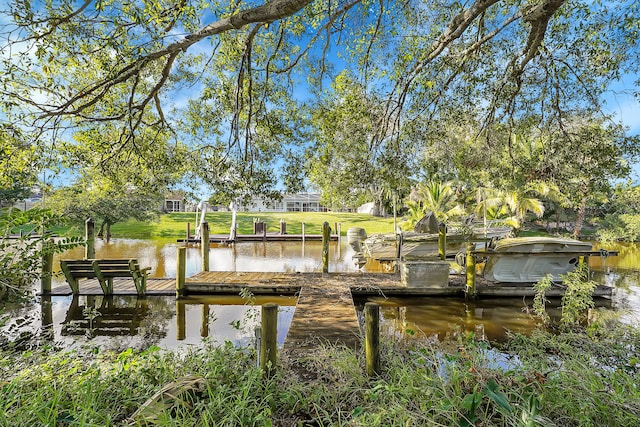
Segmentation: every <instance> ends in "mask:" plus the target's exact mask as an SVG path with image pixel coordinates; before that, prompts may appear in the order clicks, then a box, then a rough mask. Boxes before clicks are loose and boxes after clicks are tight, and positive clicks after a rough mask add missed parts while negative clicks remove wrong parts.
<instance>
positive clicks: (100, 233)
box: [96, 221, 106, 237]
mask: <svg viewBox="0 0 640 427" xmlns="http://www.w3.org/2000/svg"><path fill="white" fill-rule="evenodd" d="M105 223H106V221H102V224H100V229H99V230H98V233H97V234H96V236H98V237H103V236H104V225H105Z"/></svg>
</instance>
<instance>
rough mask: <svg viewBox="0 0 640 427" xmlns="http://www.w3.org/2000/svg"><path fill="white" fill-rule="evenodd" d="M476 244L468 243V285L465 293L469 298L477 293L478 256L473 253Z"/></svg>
mask: <svg viewBox="0 0 640 427" xmlns="http://www.w3.org/2000/svg"><path fill="white" fill-rule="evenodd" d="M474 249H475V245H474V244H473V243H467V260H466V261H467V262H466V264H467V287H466V289H465V293H466V296H467V298H473V297H475V295H476V257H475V255H474V254H473V250H474Z"/></svg>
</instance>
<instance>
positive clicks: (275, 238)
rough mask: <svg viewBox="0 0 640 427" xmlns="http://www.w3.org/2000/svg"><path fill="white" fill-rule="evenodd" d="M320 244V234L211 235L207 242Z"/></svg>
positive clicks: (333, 235) (198, 242)
mask: <svg viewBox="0 0 640 427" xmlns="http://www.w3.org/2000/svg"><path fill="white" fill-rule="evenodd" d="M329 240H331V241H337V240H339V236H338V235H337V234H332V235H330V236H329ZM302 241H308V242H321V241H322V234H305V235H304V237H303V235H302V234H280V233H267V234H238V235H237V236H236V238H235V240H233V239H230V238H229V235H228V234H211V235H209V242H211V243H225V244H229V243H240V242H302ZM177 242H178V243H194V244H200V238H197V239H196V238H195V237H189V238H188V239H186V238H185V239H178V240H177Z"/></svg>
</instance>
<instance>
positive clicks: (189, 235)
mask: <svg viewBox="0 0 640 427" xmlns="http://www.w3.org/2000/svg"><path fill="white" fill-rule="evenodd" d="M189 239H191V223H190V222H188V223H187V240H186V242H187V243H189Z"/></svg>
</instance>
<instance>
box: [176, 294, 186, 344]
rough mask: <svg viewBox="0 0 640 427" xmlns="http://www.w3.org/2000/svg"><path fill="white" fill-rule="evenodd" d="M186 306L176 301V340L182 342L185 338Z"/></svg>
mask: <svg viewBox="0 0 640 427" xmlns="http://www.w3.org/2000/svg"><path fill="white" fill-rule="evenodd" d="M185 306H186V304H185V303H184V302H182V301H180V300H176V340H178V341H182V340H184V339H185V338H186V336H187V325H186V323H187V321H186V309H185Z"/></svg>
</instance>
